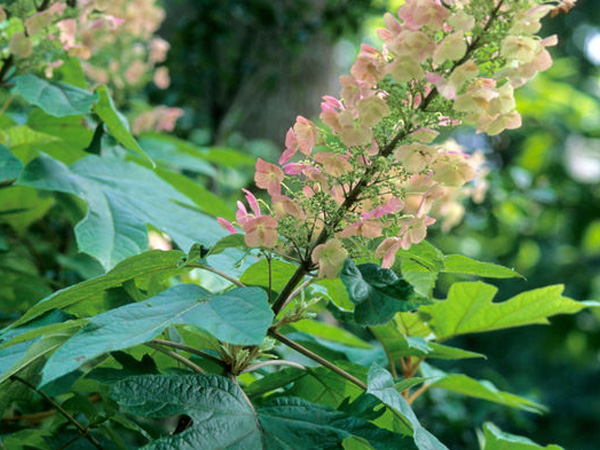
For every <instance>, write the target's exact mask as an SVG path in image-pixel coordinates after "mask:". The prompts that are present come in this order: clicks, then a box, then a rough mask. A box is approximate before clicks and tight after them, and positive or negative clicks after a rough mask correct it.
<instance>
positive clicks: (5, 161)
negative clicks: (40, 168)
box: [0, 144, 23, 185]
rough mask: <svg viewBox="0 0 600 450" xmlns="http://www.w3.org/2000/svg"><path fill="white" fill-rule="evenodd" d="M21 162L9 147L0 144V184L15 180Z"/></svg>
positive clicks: (19, 171) (21, 166)
mask: <svg viewBox="0 0 600 450" xmlns="http://www.w3.org/2000/svg"><path fill="white" fill-rule="evenodd" d="M21 170H23V164H22V163H21V161H20V160H19V158H16V157H15V156H14V155H13V154H12V153H11V151H10V150H9V149H7V148H6V147H5V146H4V145H2V144H0V185H2V184H4V183H7V182H11V181H13V180H16V179H17V177H18V176H19V174H20V173H21Z"/></svg>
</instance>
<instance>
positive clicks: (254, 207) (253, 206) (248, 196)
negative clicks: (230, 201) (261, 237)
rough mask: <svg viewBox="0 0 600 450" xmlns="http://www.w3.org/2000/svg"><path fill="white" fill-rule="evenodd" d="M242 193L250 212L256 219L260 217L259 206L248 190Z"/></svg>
mask: <svg viewBox="0 0 600 450" xmlns="http://www.w3.org/2000/svg"><path fill="white" fill-rule="evenodd" d="M242 191H243V192H244V194H246V201H247V202H248V204H249V205H250V209H251V210H252V212H253V213H254V215H256V217H260V216H261V214H260V206H258V200H256V197H255V196H254V194H253V193H252V192H250V191H249V190H248V189H242Z"/></svg>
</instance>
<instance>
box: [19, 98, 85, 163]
mask: <svg viewBox="0 0 600 450" xmlns="http://www.w3.org/2000/svg"><path fill="white" fill-rule="evenodd" d="M27 126H28V127H29V128H30V129H32V130H35V131H37V132H39V133H44V135H47V136H54V137H55V138H58V139H59V141H57V142H59V143H60V144H56V145H57V146H58V145H60V146H61V147H63V150H62V152H58V151H54V150H53V151H49V150H48V146H47V145H46V146H45V147H44V152H45V153H48V154H50V155H51V156H52V157H54V158H56V159H59V160H60V161H62V162H64V163H65V164H73V163H74V162H75V161H77V160H78V159H81V158H83V157H84V156H87V155H86V153H84V152H83V151H82V150H83V149H84V148H86V147H87V146H88V144H89V143H90V141H91V140H92V137H93V135H94V132H93V131H92V129H91V128H93V127H92V125H89V124H88V123H87V121H86V120H85V118H82V117H77V116H69V117H54V116H51V115H50V114H46V113H45V112H44V111H42V110H41V109H34V110H33V111H31V112H30V113H29V115H28V116H27Z"/></svg>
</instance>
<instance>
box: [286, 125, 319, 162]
mask: <svg viewBox="0 0 600 450" xmlns="http://www.w3.org/2000/svg"><path fill="white" fill-rule="evenodd" d="M316 140H317V127H316V125H315V124H314V123H313V122H311V121H310V120H308V119H306V118H305V117H302V116H297V117H296V123H295V124H294V126H293V127H292V128H290V129H289V130H288V132H287V134H286V136H285V151H284V152H283V154H282V155H281V158H279V164H284V163H286V162H288V161H289V160H290V159H291V157H292V156H293V155H294V154H295V153H296V152H297V151H300V152H301V153H303V154H305V155H310V153H311V152H312V149H313V148H314V146H315V143H316Z"/></svg>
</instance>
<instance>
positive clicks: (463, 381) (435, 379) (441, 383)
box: [421, 363, 547, 414]
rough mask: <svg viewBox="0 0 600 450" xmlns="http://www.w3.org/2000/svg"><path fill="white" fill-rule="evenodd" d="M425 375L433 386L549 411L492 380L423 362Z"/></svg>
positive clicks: (533, 410) (538, 411)
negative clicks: (477, 378) (448, 371)
mask: <svg viewBox="0 0 600 450" xmlns="http://www.w3.org/2000/svg"><path fill="white" fill-rule="evenodd" d="M421 371H422V373H423V376H424V377H426V378H431V379H432V381H430V382H429V383H427V384H430V385H431V387H436V388H441V389H445V390H447V391H450V392H455V393H457V394H462V395H466V396H468V397H473V398H479V399H482V400H487V401H489V402H493V403H498V404H500V405H504V406H508V407H510V408H516V409H522V410H524V411H529V412H533V413H537V414H542V413H544V412H547V408H546V407H545V406H544V405H540V404H539V403H536V402H533V401H531V400H528V399H526V398H523V397H520V396H518V395H515V394H511V393H510V392H503V391H501V390H499V389H498V388H497V387H496V386H494V384H493V383H492V382H491V381H488V380H475V379H474V378H471V377H469V376H467V375H464V374H461V373H451V374H449V373H446V372H444V371H442V370H439V369H436V368H433V367H431V366H430V365H428V364H426V363H423V364H422V365H421Z"/></svg>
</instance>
